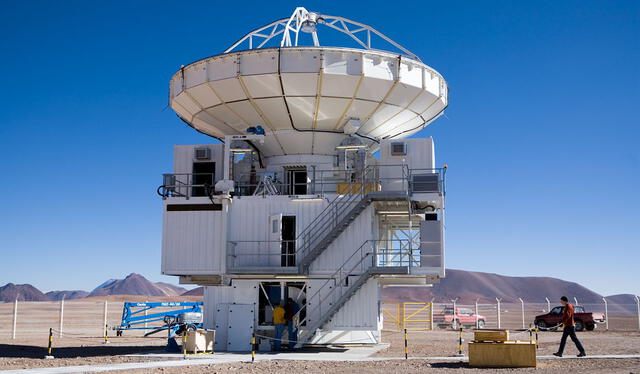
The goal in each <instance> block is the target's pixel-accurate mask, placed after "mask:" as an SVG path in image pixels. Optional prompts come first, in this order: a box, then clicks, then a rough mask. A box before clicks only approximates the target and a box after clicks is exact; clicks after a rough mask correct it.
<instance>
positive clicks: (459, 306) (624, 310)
mask: <svg viewBox="0 0 640 374" xmlns="http://www.w3.org/2000/svg"><path fill="white" fill-rule="evenodd" d="M576 305H578V306H579V307H582V308H584V311H585V312H587V313H593V314H592V316H593V317H595V318H596V319H597V320H596V321H595V322H596V323H595V324H594V328H595V329H597V330H618V331H639V330H640V312H639V307H638V304H615V305H605V303H604V302H602V303H577V304H576ZM557 306H559V304H558V305H556V304H552V303H546V302H544V303H539V302H538V303H528V302H526V300H523V301H522V302H516V303H514V302H502V301H498V300H496V302H495V303H486V302H484V303H477V304H476V303H473V304H468V303H466V304H465V303H457V302H456V303H455V306H454V303H453V302H450V303H429V302H423V303H420V302H410V303H383V304H382V316H383V321H384V329H385V330H392V331H400V330H402V329H405V328H407V329H408V330H430V329H447V328H449V329H451V328H453V329H457V328H458V327H460V326H462V327H481V328H490V329H497V328H502V329H526V328H529V327H530V326H533V325H534V324H535V323H536V322H537V321H545V324H546V325H547V326H552V325H555V324H557V323H555V322H554V321H555V319H558V318H559V316H551V317H548V316H547V317H542V316H544V315H545V314H547V313H549V309H550V308H551V309H553V308H555V307H557ZM454 307H455V310H456V313H455V315H454V313H453V310H454ZM576 311H577V312H579V311H580V309H579V308H576ZM599 314H601V315H602V317H603V320H602V321H600V320H599V317H600V316H599ZM581 318H583V319H585V320H584V321H581V320H580V319H581ZM576 320H577V321H581V322H583V323H584V324H585V328H588V329H590V327H591V326H590V320H587V318H586V317H582V316H581V315H580V314H576Z"/></svg>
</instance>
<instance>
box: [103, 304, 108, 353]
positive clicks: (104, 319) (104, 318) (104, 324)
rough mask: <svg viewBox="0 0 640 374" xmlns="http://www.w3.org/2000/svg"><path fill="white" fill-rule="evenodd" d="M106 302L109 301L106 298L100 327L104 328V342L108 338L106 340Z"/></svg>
mask: <svg viewBox="0 0 640 374" xmlns="http://www.w3.org/2000/svg"><path fill="white" fill-rule="evenodd" d="M108 303H109V301H108V300H105V301H104V312H103V314H102V328H103V329H104V330H103V333H104V341H105V343H107V342H108V340H107V312H108V310H107V308H108Z"/></svg>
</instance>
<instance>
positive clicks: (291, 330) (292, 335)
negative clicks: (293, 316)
mask: <svg viewBox="0 0 640 374" xmlns="http://www.w3.org/2000/svg"><path fill="white" fill-rule="evenodd" d="M287 333H288V334H289V350H290V351H291V350H293V347H295V346H296V343H297V342H298V330H296V328H295V326H294V324H293V321H289V322H287Z"/></svg>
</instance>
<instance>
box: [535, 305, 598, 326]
mask: <svg viewBox="0 0 640 374" xmlns="http://www.w3.org/2000/svg"><path fill="white" fill-rule="evenodd" d="M574 313H575V314H574V315H573V319H574V321H575V322H576V331H582V330H584V329H587V331H592V330H593V329H595V328H596V326H597V325H598V323H604V320H605V318H606V316H605V315H604V313H599V312H586V311H585V310H584V307H583V306H580V305H576V306H575V307H574ZM561 322H562V307H561V306H557V307H555V308H553V309H551V311H550V312H549V313H547V314H541V315H539V316H536V318H535V320H534V323H535V325H536V326H538V327H539V328H541V329H546V328H550V327H554V326H557V325H559V324H560V323H561ZM556 328H557V327H556ZM556 328H554V330H555V329H556Z"/></svg>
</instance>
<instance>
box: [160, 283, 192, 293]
mask: <svg viewBox="0 0 640 374" xmlns="http://www.w3.org/2000/svg"><path fill="white" fill-rule="evenodd" d="M154 284H155V285H156V287H158V288H160V289H161V290H163V291H164V293H165V294H166V295H167V296H180V295H183V294H184V293H186V292H189V291H187V289H186V288H182V287H180V286H176V285H173V284H170V283H164V282H156V283H154Z"/></svg>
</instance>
